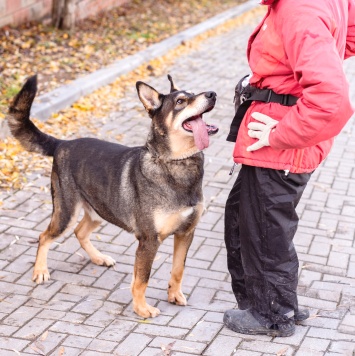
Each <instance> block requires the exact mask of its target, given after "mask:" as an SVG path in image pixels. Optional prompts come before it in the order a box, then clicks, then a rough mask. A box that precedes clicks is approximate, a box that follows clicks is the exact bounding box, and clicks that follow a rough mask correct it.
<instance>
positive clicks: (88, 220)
mask: <svg viewBox="0 0 355 356" xmlns="http://www.w3.org/2000/svg"><path fill="white" fill-rule="evenodd" d="M84 209H85V214H84V217H83V219H82V220H81V221H80V223H79V224H78V226H77V227H76V228H75V230H74V233H75V235H76V237H77V238H78V240H79V242H80V245H81V247H82V248H83V249H84V250H85V251H86V253H87V254H88V255H89V257H90V259H91V261H92V262H93V263H95V264H97V265H100V266H108V267H109V266H113V265H114V264H115V263H116V261H115V260H114V259H113V258H112V257H110V256H108V255H104V254H103V253H101V252H100V251H98V250H97V249H96V248H95V246H94V245H93V244H92V243H91V241H90V235H91V233H92V232H93V231H94V230H95V229H96V228H98V227H99V226H100V224H101V220H100V221H99V220H95V219H93V218H92V215H93V214H92V212H91V210H89V209H87V208H86V207H85V206H84Z"/></svg>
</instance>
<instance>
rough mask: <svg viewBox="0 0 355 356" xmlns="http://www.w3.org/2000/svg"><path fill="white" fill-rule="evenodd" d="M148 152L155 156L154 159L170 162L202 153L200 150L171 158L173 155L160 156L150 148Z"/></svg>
mask: <svg viewBox="0 0 355 356" xmlns="http://www.w3.org/2000/svg"><path fill="white" fill-rule="evenodd" d="M148 152H149V154H150V156H151V157H152V158H153V159H156V160H159V161H162V162H164V163H169V162H175V161H176V162H178V161H183V160H185V159H188V158H191V157H193V156H197V155H198V154H200V153H202V151H200V150H198V151H196V152H194V153H192V154H188V155H186V156H185V155H184V156H182V157H174V158H171V157H164V156H159V155H158V154H154V153H152V152H151V151H149V149H148Z"/></svg>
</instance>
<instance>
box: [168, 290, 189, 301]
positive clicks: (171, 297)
mask: <svg viewBox="0 0 355 356" xmlns="http://www.w3.org/2000/svg"><path fill="white" fill-rule="evenodd" d="M168 302H169V303H173V304H177V305H186V304H187V300H186V298H185V296H184V293H183V292H181V290H179V291H175V292H173V291H171V290H170V289H169V291H168Z"/></svg>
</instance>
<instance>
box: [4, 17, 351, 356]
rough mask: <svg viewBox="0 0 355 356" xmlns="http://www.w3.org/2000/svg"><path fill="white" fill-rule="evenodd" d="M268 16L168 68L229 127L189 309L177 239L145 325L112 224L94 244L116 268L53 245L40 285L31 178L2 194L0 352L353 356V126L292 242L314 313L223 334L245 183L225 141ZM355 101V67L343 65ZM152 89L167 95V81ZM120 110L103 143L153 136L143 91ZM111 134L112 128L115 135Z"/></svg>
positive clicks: (127, 255) (160, 268) (44, 218)
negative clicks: (290, 322)
mask: <svg viewBox="0 0 355 356" xmlns="http://www.w3.org/2000/svg"><path fill="white" fill-rule="evenodd" d="M258 20H259V19H258V18H255V21H254V22H253V23H250V24H246V25H243V26H241V27H236V28H234V29H232V30H231V31H229V32H227V33H223V34H221V35H218V36H216V37H213V38H210V39H208V40H206V41H205V42H204V43H202V44H201V45H200V46H199V48H198V49H195V50H193V51H191V52H189V53H188V54H186V55H184V56H182V57H180V58H178V59H177V60H176V62H175V63H174V64H173V65H172V66H171V68H169V70H168V71H167V73H170V74H171V75H172V76H173V78H174V81H175V82H176V83H177V85H178V86H179V87H181V88H184V89H190V90H193V91H194V92H199V91H205V90H214V91H216V92H217V94H218V101H217V105H216V108H215V109H214V110H213V111H212V112H211V113H210V114H208V117H209V119H207V121H208V122H210V123H213V124H216V125H218V126H219V127H220V132H219V133H218V135H217V136H214V137H213V138H212V139H211V141H212V142H211V145H210V147H209V148H208V149H207V150H206V151H205V155H206V165H205V170H206V172H205V178H204V192H205V197H206V208H207V210H206V212H205V214H204V215H203V218H202V220H201V222H200V223H199V225H198V229H197V232H196V236H195V239H194V241H193V244H192V246H191V249H190V252H189V256H188V259H187V261H186V265H187V268H186V271H185V278H184V283H183V285H184V288H183V291H184V292H185V294H186V296H187V299H188V305H187V306H186V307H179V306H175V305H171V304H169V303H167V293H166V288H167V282H168V279H169V275H170V270H171V262H172V239H171V238H168V239H167V240H166V241H164V243H163V245H162V246H161V248H160V249H159V252H158V254H157V258H156V260H155V262H154V265H153V272H152V277H151V279H150V284H149V287H148V289H147V296H148V300H149V302H150V303H151V304H153V305H155V306H157V307H159V308H160V310H161V315H160V316H159V317H157V318H155V319H150V320H142V319H140V318H138V317H136V315H135V314H134V313H133V312H132V305H131V294H130V290H129V286H130V282H131V278H132V271H133V263H134V255H135V249H136V246H137V244H136V241H135V239H134V237H133V236H131V235H129V234H128V233H126V232H124V231H122V230H120V229H118V228H117V227H114V226H112V225H110V224H105V225H102V226H101V229H100V230H99V231H98V232H97V233H94V234H93V238H92V239H93V240H94V244H95V245H96V246H97V247H98V248H99V249H100V250H101V251H106V252H107V253H109V254H110V255H111V256H112V257H114V258H115V259H116V261H117V262H118V263H117V265H116V267H115V268H110V269H108V268H105V267H99V266H96V265H93V264H92V263H91V262H90V261H89V259H88V258H87V256H86V254H85V252H83V251H82V250H81V249H80V248H79V244H78V242H77V240H76V238H74V237H73V235H70V237H69V238H67V239H62V240H59V241H58V243H57V244H53V247H52V249H51V252H50V254H49V269H50V272H51V277H52V278H51V280H50V282H49V283H46V284H45V285H40V286H36V285H35V284H34V283H33V282H31V274H32V268H33V263H34V260H35V254H36V249H37V239H38V236H39V234H40V233H41V232H42V231H43V230H44V229H45V228H46V227H47V224H48V221H49V216H50V214H51V202H50V193H49V191H48V189H49V179H48V178H47V177H42V176H39V175H37V174H33V175H32V176H31V182H32V183H33V186H32V187H31V188H30V189H28V190H24V191H18V192H12V193H5V192H3V195H2V196H3V197H5V198H4V205H3V207H2V210H1V211H0V233H1V238H0V335H1V336H0V355H1V356H3V355H5V356H7V355H70V356H71V355H73V356H74V355H119V356H136V355H139V356H158V355H162V356H164V355H165V356H166V355H175V356H182V355H206V356H207V355H209V356H216V355H218V356H227V355H232V354H234V355H237V356H257V355H279V356H281V355H298V356H308V355H309V356H318V355H327V356H332V355H349V356H350V355H353V353H354V351H355V242H354V232H355V220H354V213H355V183H354V181H353V179H354V178H355V143H354V142H355V126H354V125H355V123H354V120H351V121H350V122H349V123H348V124H347V126H346V128H345V129H344V130H343V131H342V133H341V134H340V135H339V136H338V137H337V139H336V142H335V145H334V148H333V150H332V153H331V155H330V156H329V157H328V158H327V160H326V161H325V162H324V163H323V165H322V166H321V167H320V168H319V169H318V170H317V171H316V172H315V173H314V174H313V176H312V180H311V182H310V183H309V185H308V187H307V189H306V192H305V194H304V196H303V198H302V200H301V203H300V204H299V207H298V212H299V215H300V218H301V221H300V226H299V229H298V232H297V235H296V239H295V245H296V247H297V251H298V253H299V258H300V262H301V268H300V282H299V302H300V305H301V306H305V307H309V308H310V309H311V314H312V317H311V318H310V319H309V320H307V321H305V322H303V323H302V325H299V326H297V328H296V333H295V335H294V336H292V337H289V338H274V339H273V338H271V337H267V336H245V335H240V334H235V333H233V332H231V331H230V330H228V329H226V328H225V327H223V323H222V318H223V312H224V311H225V310H226V309H229V308H233V307H235V306H236V303H235V299H234V296H233V294H232V292H231V287H230V278H229V274H228V272H227V266H226V252H225V248H224V242H223V219H224V216H223V213H224V204H225V201H226V198H227V195H228V193H229V190H230V189H231V187H232V184H233V182H234V180H235V178H236V172H235V173H234V175H233V176H230V175H229V171H230V169H231V167H232V159H231V155H232V148H233V145H232V144H231V143H228V142H226V141H225V137H226V134H227V131H228V128H229V124H230V121H231V118H232V116H233V103H232V101H233V93H234V85H235V83H236V81H237V80H238V78H239V77H241V76H242V75H243V74H245V73H247V72H248V65H247V63H246V58H245V48H246V41H247V38H248V35H249V34H250V33H251V31H252V29H253V28H254V26H255V24H256V23H257V21H258ZM345 69H346V72H347V74H348V78H349V80H350V82H351V96H352V100H353V102H354V103H355V60H353V59H352V60H348V61H347V63H346V66H345ZM149 84H150V85H152V86H153V87H156V88H157V89H158V90H161V91H163V92H167V91H168V90H169V87H170V84H169V82H168V80H167V78H166V76H165V75H164V76H162V77H152V78H151V80H149ZM119 106H120V108H121V111H119V112H113V113H111V114H110V115H109V116H108V117H107V118H106V119H105V120H104V121H103V123H102V126H101V128H100V134H101V137H105V135H106V134H107V132H110V134H111V135H112V137H114V136H115V135H116V134H117V135H118V134H123V139H122V141H121V143H123V144H127V145H130V146H134V145H140V144H142V143H143V142H144V141H145V138H146V134H147V129H148V127H149V124H150V119H149V118H148V117H147V115H146V114H145V112H144V111H143V110H142V109H141V104H140V102H139V100H138V98H137V96H136V91H135V88H133V87H132V89H131V91H129V92H127V93H126V96H125V97H124V98H123V99H122V100H120V103H119ZM113 131H114V132H113Z"/></svg>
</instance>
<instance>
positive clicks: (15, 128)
mask: <svg viewBox="0 0 355 356" xmlns="http://www.w3.org/2000/svg"><path fill="white" fill-rule="evenodd" d="M36 92H37V76H36V75H34V76H33V77H30V78H29V79H27V81H26V83H25V84H24V86H23V87H22V89H21V90H20V92H19V93H18V94H17V95H16V96H15V98H14V99H13V101H12V103H11V104H10V107H9V113H8V115H7V117H6V119H7V122H8V124H9V128H10V131H11V133H12V135H13V136H14V137H15V138H16V139H17V140H18V141H19V142H20V143H21V145H22V146H23V147H24V148H25V149H26V150H27V151H30V152H38V153H41V154H43V155H45V156H53V154H54V151H55V149H56V148H57V146H58V145H59V143H60V142H61V140H58V139H56V138H54V137H52V136H50V135H47V134H45V133H43V132H42V131H40V130H39V129H38V128H37V127H36V126H35V125H34V124H33V122H32V121H31V120H30V111H31V106H32V103H33V100H34V98H35V96H36Z"/></svg>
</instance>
